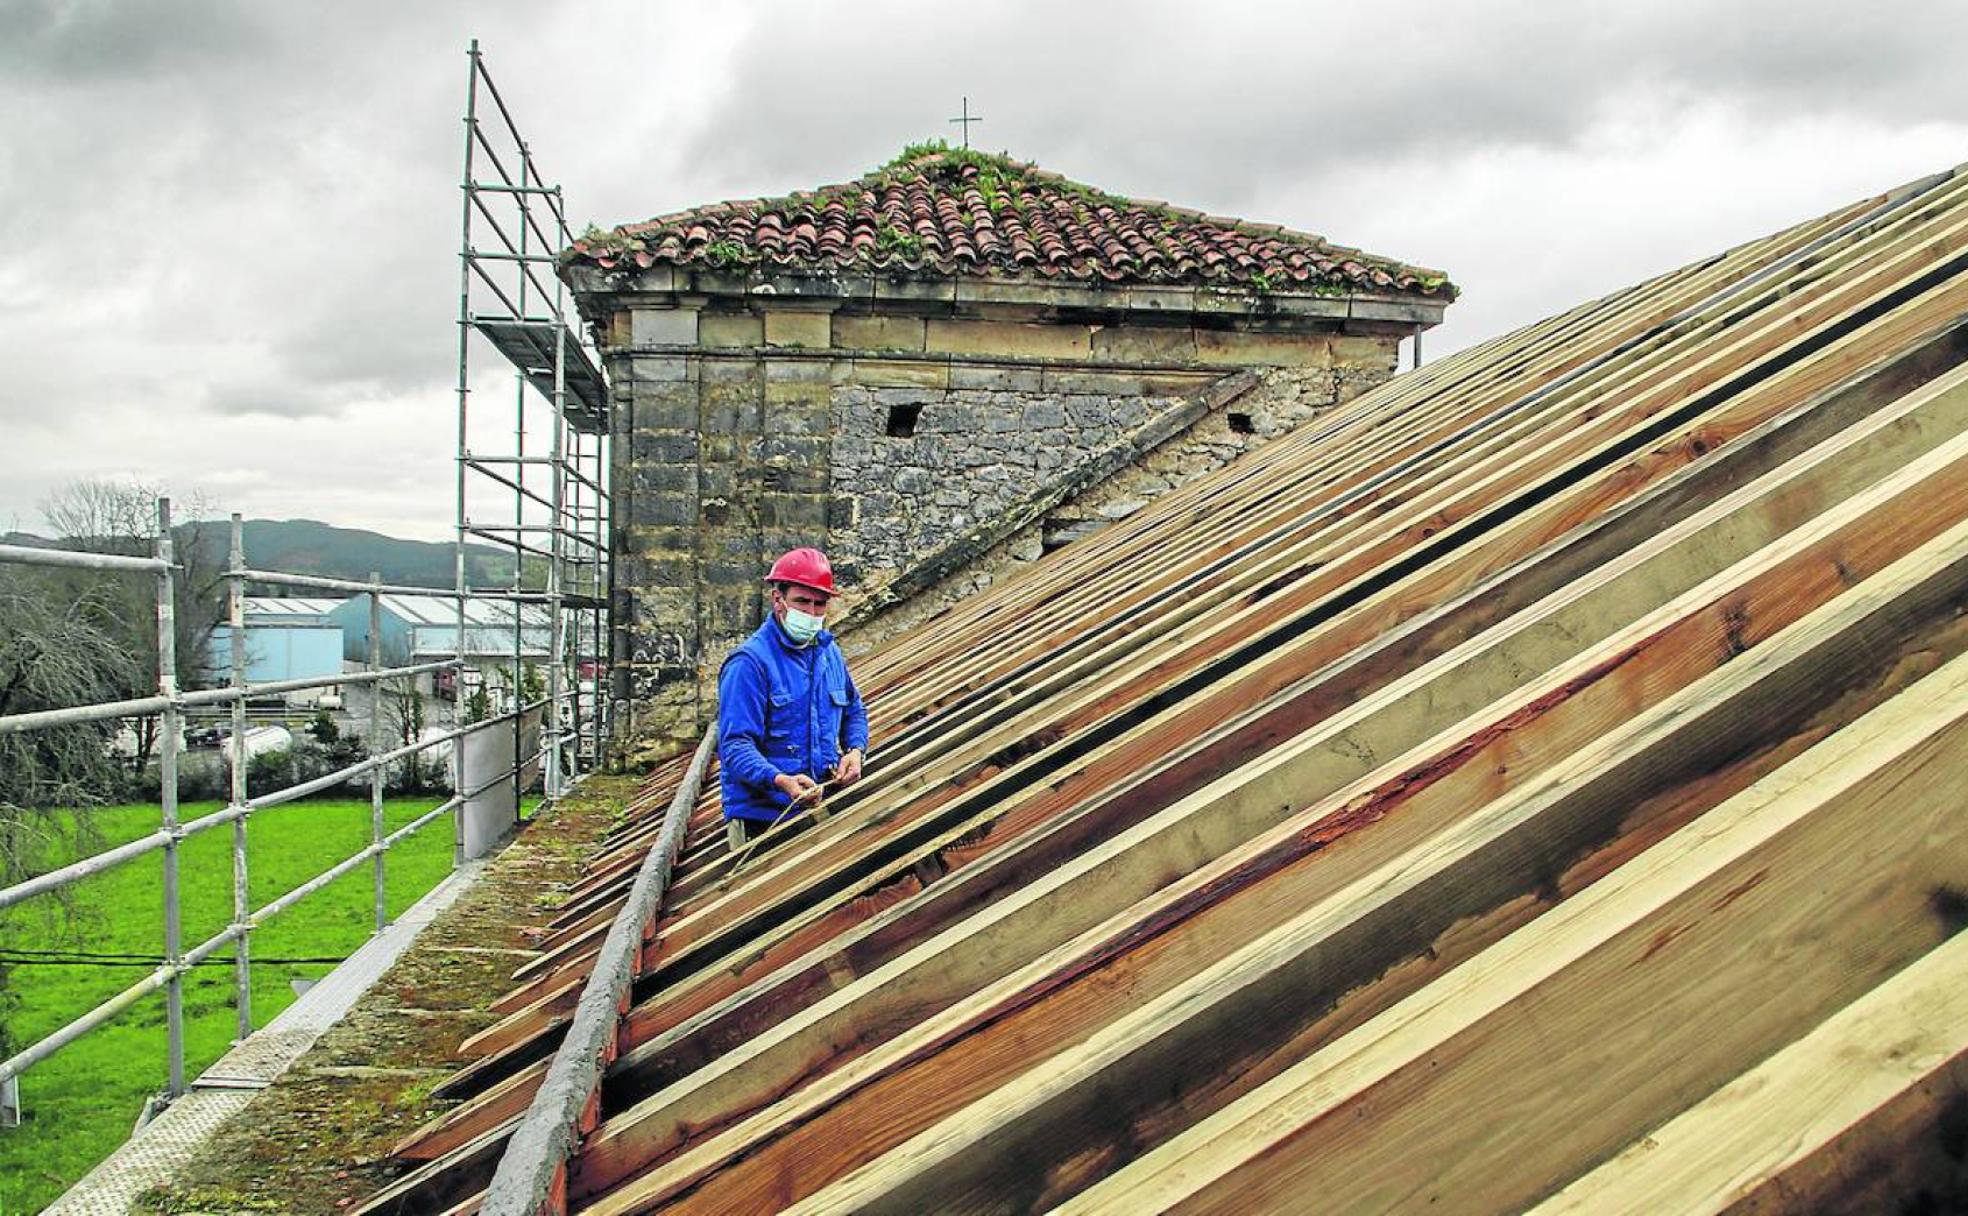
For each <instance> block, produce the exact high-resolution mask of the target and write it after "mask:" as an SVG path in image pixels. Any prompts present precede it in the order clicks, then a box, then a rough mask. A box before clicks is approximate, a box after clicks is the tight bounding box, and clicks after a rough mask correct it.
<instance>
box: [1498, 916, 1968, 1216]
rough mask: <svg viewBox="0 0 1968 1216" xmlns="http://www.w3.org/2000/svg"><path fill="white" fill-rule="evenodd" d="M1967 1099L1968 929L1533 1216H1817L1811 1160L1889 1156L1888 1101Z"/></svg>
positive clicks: (1900, 1130)
mask: <svg viewBox="0 0 1968 1216" xmlns="http://www.w3.org/2000/svg"><path fill="white" fill-rule="evenodd" d="M1964 1098H1968V933H1956V934H1955V935H1954V936H1953V937H1951V938H1949V939H1948V940H1947V941H1946V942H1944V943H1942V944H1941V945H1940V946H1937V947H1936V948H1935V949H1934V950H1933V951H1932V952H1930V953H1929V954H1927V955H1926V956H1925V957H1923V958H1921V959H1920V960H1919V961H1917V962H1915V963H1913V964H1912V965H1911V966H1909V967H1908V968H1907V969H1906V970H1905V971H1902V972H1900V973H1899V974H1898V975H1895V976H1893V977H1892V978H1890V979H1888V980H1887V981H1886V982H1885V983H1883V984H1881V985H1880V986H1879V987H1877V988H1875V989H1873V990H1872V991H1871V992H1868V993H1866V994H1865V995H1864V996H1861V997H1860V998H1859V999H1858V1000H1857V1001H1854V1002H1853V1003H1852V1004H1851V1005H1850V1006H1848V1007H1846V1008H1845V1009H1842V1010H1840V1011H1839V1012H1838V1013H1837V1014H1835V1015H1833V1016H1832V1017H1830V1018H1829V1019H1827V1020H1826V1021H1825V1022H1824V1024H1823V1025H1821V1026H1818V1027H1817V1028H1816V1029H1814V1030H1812V1031H1811V1032H1810V1033H1809V1034H1807V1035H1806V1036H1804V1037H1803V1038H1801V1039H1799V1040H1798V1041H1797V1042H1795V1043H1792V1044H1791V1045H1789V1046H1788V1047H1785V1048H1784V1049H1783V1050H1782V1051H1779V1052H1778V1053H1777V1054H1775V1055H1773V1056H1771V1057H1770V1058H1769V1059H1768V1060H1765V1061H1764V1062H1763V1063H1761V1064H1759V1065H1757V1066H1756V1067H1755V1068H1753V1069H1751V1070H1750V1071H1748V1072H1746V1073H1744V1074H1743V1075H1742V1076H1740V1077H1738V1078H1736V1079H1735V1080H1734V1081H1731V1082H1730V1083H1729V1084H1727V1085H1725V1086H1723V1087H1722V1088H1721V1089H1719V1090H1717V1091H1716V1092H1715V1093H1713V1094H1711V1095H1709V1096H1708V1097H1707V1098H1704V1099H1703V1100H1702V1101H1701V1102H1700V1103H1699V1104H1697V1105H1695V1106H1693V1107H1690V1108H1689V1109H1688V1110H1686V1111H1684V1112H1682V1113H1681V1114H1679V1115H1677V1116H1675V1118H1674V1119H1673V1120H1671V1121H1669V1122H1668V1123H1666V1124H1665V1125H1663V1126H1661V1127H1658V1128H1655V1129H1653V1130H1652V1131H1649V1132H1648V1133H1647V1134H1646V1135H1645V1136H1644V1137H1643V1138H1641V1139H1640V1140H1638V1141H1636V1142H1635V1143H1634V1144H1632V1145H1630V1146H1628V1148H1627V1149H1626V1150H1625V1151H1623V1152H1621V1153H1620V1154H1619V1156H1617V1157H1614V1158H1613V1159H1612V1160H1610V1161H1608V1162H1606V1163H1605V1164H1603V1165H1601V1166H1599V1167H1598V1168H1597V1169H1595V1170H1593V1171H1592V1172H1591V1173H1589V1174H1587V1175H1585V1176H1584V1177H1582V1178H1579V1179H1578V1180H1576V1181H1574V1182H1573V1183H1572V1184H1571V1185H1569V1186H1567V1187H1566V1188H1565V1189H1564V1190H1562V1191H1560V1192H1559V1193H1558V1194H1556V1195H1553V1196H1552V1197H1551V1198H1549V1199H1547V1200H1545V1201H1544V1202H1543V1203H1541V1204H1539V1205H1538V1206H1537V1207H1536V1208H1534V1209H1533V1212H1534V1213H1535V1214H1536V1216H1560V1214H1561V1213H1566V1214H1572V1213H1579V1214H1583V1213H1591V1214H1593V1216H1602V1214H1610V1213H1616V1212H1630V1213H1633V1214H1634V1216H1646V1214H1648V1213H1654V1212H1686V1213H1697V1212H1726V1211H1731V1210H1734V1211H1745V1212H1747V1211H1762V1212H1776V1211H1806V1210H1817V1209H1815V1208H1814V1207H1812V1206H1807V1205H1808V1204H1809V1203H1810V1199H1811V1198H1812V1197H1813V1196H1814V1193H1816V1194H1817V1195H1821V1193H1822V1191H1823V1189H1824V1188H1823V1187H1822V1186H1821V1185H1819V1184H1818V1183H1817V1180H1816V1179H1809V1180H1808V1181H1807V1179H1808V1178H1809V1176H1810V1175H1812V1174H1815V1173H1818V1172H1820V1171H1821V1169H1822V1167H1821V1165H1820V1164H1819V1159H1820V1158H1821V1157H1835V1158H1836V1159H1837V1161H1838V1163H1840V1164H1842V1163H1843V1162H1845V1161H1849V1160H1853V1159H1857V1160H1877V1159H1879V1158H1881V1157H1890V1156H1893V1155H1895V1154H1896V1153H1897V1150H1898V1147H1899V1145H1900V1144H1902V1143H1904V1142H1905V1141H1906V1140H1907V1139H1908V1137H1906V1135H1905V1133H1906V1132H1907V1131H1908V1128H1907V1126H1906V1124H1907V1120H1905V1119H1904V1118H1899V1117H1895V1108H1896V1107H1897V1106H1899V1105H1901V1104H1908V1103H1910V1104H1912V1105H1915V1106H1917V1107H1918V1108H1920V1109H1922V1110H1924V1112H1925V1113H1926V1115H1927V1117H1928V1118H1929V1119H1932V1118H1933V1117H1934V1116H1935V1114H1936V1112H1937V1111H1938V1109H1939V1108H1940V1107H1941V1106H1943V1105H1944V1104H1945V1103H1946V1102H1948V1101H1950V1100H1952V1101H1956V1102H1959V1101H1962V1100H1964ZM1889 1136H1890V1137H1891V1138H1890V1139H1889V1138H1887V1137H1889ZM1905 1181H1907V1182H1909V1183H1910V1182H1912V1181H1913V1180H1911V1179H1907V1180H1905ZM1911 1189H1912V1188H1911V1186H1908V1187H1907V1188H1906V1190H1905V1191H1902V1193H1901V1197H1902V1198H1911V1195H1910V1194H1909V1193H1908V1192H1910V1191H1911ZM1800 1192H1802V1193H1800ZM1847 1210H1849V1209H1847Z"/></svg>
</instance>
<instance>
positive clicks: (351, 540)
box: [221, 519, 512, 587]
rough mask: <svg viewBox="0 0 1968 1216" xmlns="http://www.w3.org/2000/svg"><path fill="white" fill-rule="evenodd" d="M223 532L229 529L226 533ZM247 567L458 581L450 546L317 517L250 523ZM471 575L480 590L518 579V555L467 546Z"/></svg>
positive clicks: (437, 583) (422, 583) (411, 581)
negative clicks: (515, 568) (515, 575)
mask: <svg viewBox="0 0 1968 1216" xmlns="http://www.w3.org/2000/svg"><path fill="white" fill-rule="evenodd" d="M221 531H223V529H221ZM243 531H244V542H245V546H246V564H247V565H249V566H252V567H253V568H255V569H259V570H279V571H282V572H285V573H289V574H320V575H325V576H327V577H329V578H353V579H366V578H368V577H369V573H370V571H372V570H373V571H375V572H376V573H378V574H380V575H382V579H383V581H384V582H386V583H401V584H403V585H405V586H410V587H449V586H452V585H453V583H454V582H455V577H454V568H453V556H452V555H453V550H452V546H451V545H450V544H449V543H448V542H442V541H438V542H432V541H421V540H399V539H397V538H396V537H394V536H384V535H383V534H382V533H380V532H369V531H365V530H363V529H360V528H338V527H335V526H334V525H333V524H324V523H320V522H318V521H316V520H312V519H249V520H246V521H245V524H244V529H243ZM465 561H466V563H467V567H468V568H467V570H466V576H467V578H468V579H469V580H470V582H471V584H472V585H473V586H475V587H496V586H500V585H502V584H506V583H510V582H511V581H512V556H511V555H510V554H508V553H503V552H501V551H500V550H499V549H497V548H494V547H493V546H490V545H467V546H465Z"/></svg>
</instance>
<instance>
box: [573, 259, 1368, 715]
mask: <svg viewBox="0 0 1968 1216" xmlns="http://www.w3.org/2000/svg"><path fill="white" fill-rule="evenodd" d="M591 315H592V314H591ZM603 328H604V337H605V341H604V343H603V352H602V353H603V358H604V363H605V367H606V370H607V373H608V378H609V382H610V385H611V393H612V395H613V398H612V403H613V428H614V429H613V433H612V437H613V448H612V459H613V468H612V470H611V473H612V476H613V479H614V486H615V498H614V502H613V517H614V538H613V543H614V550H615V581H616V586H615V598H614V605H613V607H614V616H615V621H616V641H615V651H616V662H617V672H618V676H617V685H616V690H615V695H616V697H617V699H618V714H619V715H620V716H618V721H619V722H625V723H628V724H629V725H628V730H629V732H630V733H631V734H633V735H635V736H640V737H644V738H650V737H653V738H655V739H657V740H659V741H674V742H681V741H684V740H686V739H689V738H692V737H694V735H695V734H696V732H697V731H698V730H699V729H701V722H702V720H703V719H704V718H705V717H706V716H707V715H708V713H709V711H710V707H711V706H712V705H713V704H714V698H715V684H716V676H717V670H718V667H719V665H720V663H721V661H722V659H723V657H724V655H725V654H727V653H728V652H729V650H730V649H731V648H732V647H733V646H735V645H736V644H737V643H738V642H739V641H740V640H742V639H743V637H744V636H745V634H747V633H748V632H750V631H751V630H752V629H753V628H755V627H756V625H757V623H758V621H759V620H760V619H761V612H762V606H763V596H762V592H761V587H760V581H759V580H760V578H761V575H762V574H763V572H764V570H765V568H766V566H767V565H768V564H769V563H770V561H771V559H772V557H773V556H775V555H776V554H778V553H780V552H782V551H784V550H786V549H789V548H793V547H795V546H799V545H817V546H820V547H822V548H825V549H826V550H827V551H828V552H829V554H830V555H831V556H832V557H833V558H834V560H835V565H836V570H837V573H838V575H839V577H840V578H841V579H842V581H843V582H844V583H845V584H846V585H847V586H848V588H849V595H848V596H847V602H846V604H845V605H844V609H845V613H844V615H845V617H846V619H848V620H849V621H850V622H851V623H852V625H851V627H852V629H853V630H855V631H856V632H854V633H852V634H850V637H851V640H852V643H853V645H854V646H855V647H856V648H860V647H864V646H865V645H867V644H870V643H872V642H873V641H874V640H876V639H879V638H881V637H884V636H889V635H891V634H892V633H893V632H895V631H896V630H899V629H900V628H903V627H905V626H906V624H908V623H909V622H912V621H915V620H919V619H922V618H923V617H925V616H926V615H933V614H934V613H935V612H936V611H938V610H940V607H941V606H947V604H948V603H950V602H954V599H956V598H961V596H962V595H964V594H969V593H971V592H972V591H974V589H975V588H977V587H979V586H982V585H988V584H989V582H991V581H993V580H994V579H996V578H998V577H1002V576H1003V574H1004V573H1006V572H1009V571H1010V570H1011V569H1013V568H1015V566H1017V565H1018V564H1022V563H1024V562H1028V561H1030V560H1032V559H1034V558H1036V557H1037V556H1038V555H1039V554H1040V553H1042V552H1043V551H1044V550H1045V549H1047V548H1049V547H1055V546H1057V545H1058V544H1062V543H1067V542H1069V541H1070V540H1071V539H1073V538H1074V537H1075V536H1078V535H1082V534H1084V533H1086V532H1087V531H1089V530H1091V529H1093V528H1097V527H1099V526H1102V525H1103V524H1104V523H1105V522H1107V521H1109V520H1111V519H1115V518H1121V517H1123V516H1125V515H1126V514H1128V513H1129V512H1130V511H1132V510H1134V509H1136V508H1138V507H1139V506H1140V505H1141V504H1142V503H1143V502H1146V501H1147V500H1148V499H1149V498H1152V497H1153V496H1154V495H1155V494H1156V493H1159V492H1161V491H1163V490H1166V489H1168V488H1169V487H1171V486H1174V485H1177V484H1180V483H1181V482H1182V481H1184V480H1187V479H1188V478H1190V477H1193V476H1196V475H1198V474H1200V473H1202V472H1206V471H1208V470H1210V469H1213V468H1217V467H1220V466H1221V465H1222V464H1224V463H1226V462H1227V461H1229V460H1231V459H1234V458H1235V457H1236V456H1237V455H1239V454H1241V453H1242V452H1243V451H1246V450H1248V449H1249V448H1251V447H1253V446H1255V445H1256V444H1258V443H1262V442H1264V441H1265V440H1266V439H1268V438H1270V437H1271V436H1274V435H1276V434H1281V433H1283V432H1284V431H1285V430H1288V429H1290V427H1291V426H1292V425H1294V424H1295V423H1296V422H1297V421H1299V420H1301V419H1302V418H1303V417H1305V416H1309V415H1310V413H1312V412H1316V410H1318V409H1321V408H1324V407H1326V406H1328V405H1330V404H1331V403H1332V402H1333V401H1335V400H1338V399H1339V398H1340V397H1341V396H1342V395H1343V394H1346V393H1348V392H1350V391H1354V390H1355V389H1357V387H1358V385H1360V384H1363V383H1366V382H1370V381H1375V382H1377V380H1379V379H1384V378H1385V377H1386V376H1387V375H1388V374H1391V372H1392V370H1393V365H1394V351H1395V342H1396V338H1395V337H1394V336H1379V335H1373V336H1361V335H1352V334H1341V333H1337V332H1332V330H1331V327H1330V326H1329V327H1328V328H1327V329H1325V330H1318V329H1316V328H1308V327H1306V326H1304V325H1301V326H1300V328H1299V330H1298V331H1295V332H1282V331H1280V330H1277V329H1275V328H1274V329H1272V330H1269V331H1265V330H1259V331H1257V332H1242V331H1235V330H1220V329H1214V328H1207V327H1201V326H1199V325H1197V324H1192V323H1188V322H1186V321H1185V322H1184V323H1182V324H1169V323H1166V322H1165V321H1162V320H1161V319H1154V321H1152V322H1151V323H1147V324H1133V323H1128V324H1121V323H1116V321H1115V319H1114V318H1112V317H1108V318H1105V319H1089V320H1086V321H1084V322H1070V321H1062V320H1061V319H1059V318H1056V317H1054V318H1049V319H1043V320H1041V319H1036V318H1029V319H1026V320H1004V319H976V318H972V319H959V318H939V317H922V316H909V315H898V314H895V313H889V314H885V315H884V314H880V313H877V314H876V315H865V314H862V313H856V312H851V311H848V310H845V309H842V308H840V307H838V306H837V305H836V306H817V305H815V304H814V303H813V302H810V301H791V300H788V301H775V300H768V301H764V302H761V301H758V300H736V301H733V300H724V299H716V298H712V299H692V298H688V297H685V298H681V299H659V300H654V301H643V300H629V301H624V302H623V305H622V306H621V307H619V308H617V309H615V310H614V311H613V312H612V313H611V314H610V315H609V321H608V323H607V324H606V325H605V326H604V327H603ZM1252 365H1256V366H1264V365H1272V366H1278V365H1284V366H1289V367H1292V368H1294V369H1296V371H1295V372H1294V373H1293V374H1294V375H1297V376H1298V378H1297V379H1295V380H1290V381H1289V383H1290V384H1292V385H1295V386H1296V387H1295V388H1293V389H1292V390H1291V391H1289V392H1287V391H1286V390H1285V388H1284V387H1283V386H1284V385H1285V384H1286V383H1288V382H1287V381H1286V380H1279V381H1277V382H1276V385H1275V386H1274V387H1273V388H1272V389H1270V390H1267V392H1266V393H1265V394H1264V395H1263V396H1262V398H1261V399H1256V398H1253V399H1252V400H1251V401H1250V402H1232V403H1230V404H1228V405H1227V406H1222V407H1221V408H1214V409H1210V408H1206V404H1207V401H1208V400H1209V399H1210V398H1209V394H1210V393H1211V392H1212V391H1213V386H1220V385H1221V384H1222V383H1223V382H1225V378H1226V376H1229V375H1232V374H1235V372H1236V369H1239V368H1243V367H1249V366H1252ZM1100 483H1105V484H1100ZM924 591H928V592H929V594H928V596H927V597H926V598H925V597H924V596H923V595H922V594H921V593H922V592H924ZM909 600H914V601H916V602H914V603H908V604H907V605H906V607H903V606H902V604H903V603H904V602H906V601H909Z"/></svg>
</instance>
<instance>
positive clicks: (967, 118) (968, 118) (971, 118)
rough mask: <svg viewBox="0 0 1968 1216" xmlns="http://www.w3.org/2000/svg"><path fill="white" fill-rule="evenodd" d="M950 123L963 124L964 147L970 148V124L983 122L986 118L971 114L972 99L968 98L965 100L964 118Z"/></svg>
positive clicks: (953, 119) (954, 119) (955, 119)
mask: <svg viewBox="0 0 1968 1216" xmlns="http://www.w3.org/2000/svg"><path fill="white" fill-rule="evenodd" d="M950 121H951V122H957V123H962V124H963V133H964V136H963V139H964V147H966V148H968V147H969V146H970V124H971V123H974V122H983V121H984V116H983V115H982V114H978V115H973V114H971V112H970V98H968V97H966V98H964V99H963V117H962V118H952V119H951V120H950Z"/></svg>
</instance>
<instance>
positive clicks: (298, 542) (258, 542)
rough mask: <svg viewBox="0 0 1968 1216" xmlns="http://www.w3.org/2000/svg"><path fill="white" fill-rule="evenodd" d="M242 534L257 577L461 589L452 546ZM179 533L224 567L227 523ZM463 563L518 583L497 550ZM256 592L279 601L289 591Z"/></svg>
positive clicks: (138, 548)
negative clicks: (265, 573) (376, 580)
mask: <svg viewBox="0 0 1968 1216" xmlns="http://www.w3.org/2000/svg"><path fill="white" fill-rule="evenodd" d="M242 531H243V540H244V543H245V546H246V564H247V565H248V566H251V567H253V568H254V569H257V570H278V571H281V572H282V573H286V574H318V575H322V576H325V577H328V578H347V579H367V578H368V577H369V574H370V572H371V571H375V572H376V573H378V574H380V575H381V576H382V579H383V581H384V582H386V583H396V584H400V585H402V586H407V587H450V586H452V585H453V584H454V582H455V578H454V571H453V564H452V547H451V545H450V543H449V542H446V541H422V540H400V539H398V538H397V537H394V536H384V535H383V534H382V533H380V532H370V531H366V530H364V529H361V528H338V527H336V526H334V525H333V524H324V523H321V522H319V521H318V520H312V519H249V520H246V521H244V524H243V526H242ZM173 533H174V535H175V539H176V541H177V544H178V546H179V547H180V549H183V548H184V547H185V546H188V545H190V544H191V543H192V542H193V540H194V538H196V539H198V540H200V541H201V542H202V543H203V544H204V545H205V546H206V547H207V549H208V551H209V553H208V557H207V562H208V565H209V567H210V568H221V567H223V566H224V565H225V550H226V547H227V545H228V543H229V542H228V537H227V529H226V525H225V523H224V521H215V520H207V521H204V522H203V523H191V524H180V525H178V526H177V527H176V528H175V529H173ZM57 543H58V542H56V541H52V540H49V539H48V538H47V537H44V536H37V535H35V534H34V533H31V532H7V533H5V534H0V544H9V545H20V546H23V547H34V548H47V547H50V546H53V545H55V544H57ZM96 547H98V548H103V549H106V550H108V551H113V552H127V553H143V552H147V551H148V549H149V543H148V542H147V541H141V540H132V541H129V542H124V541H120V540H119V541H117V542H115V543H113V544H110V545H101V546H96ZM465 561H466V563H467V570H466V576H467V578H468V579H469V580H470V582H471V584H472V585H473V586H474V587H499V586H506V585H509V584H510V583H511V582H512V568H513V567H512V556H511V555H510V554H508V553H505V552H503V551H501V550H500V549H498V548H496V547H494V546H491V545H467V546H465ZM530 564H532V563H529V565H530ZM256 590H265V591H269V592H273V593H275V594H280V593H284V592H286V591H288V590H289V589H288V588H273V587H269V588H256ZM296 593H297V594H298V592H296Z"/></svg>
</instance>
